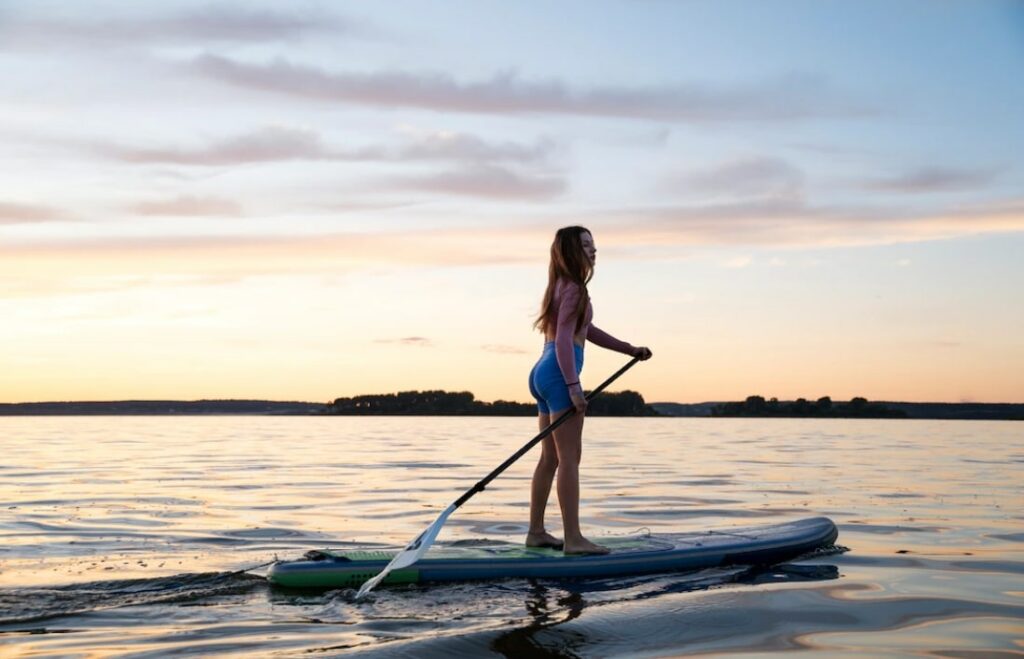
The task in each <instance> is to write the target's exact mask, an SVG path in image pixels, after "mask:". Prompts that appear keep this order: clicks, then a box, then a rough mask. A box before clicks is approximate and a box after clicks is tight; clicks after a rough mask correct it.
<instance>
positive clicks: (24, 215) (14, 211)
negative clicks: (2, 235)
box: [0, 201, 67, 225]
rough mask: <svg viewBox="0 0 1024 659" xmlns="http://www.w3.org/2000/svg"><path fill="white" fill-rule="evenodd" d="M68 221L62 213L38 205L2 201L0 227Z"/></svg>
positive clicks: (0, 203) (0, 205) (0, 204)
mask: <svg viewBox="0 0 1024 659" xmlns="http://www.w3.org/2000/svg"><path fill="white" fill-rule="evenodd" d="M63 219H67V215H66V214H65V213H63V212H62V211H60V210H58V209H56V208H51V207H49V206H40V205H38V204H22V203H16V202H5V201H0V225H4V224H28V223H31V222H49V221H52V220H63Z"/></svg>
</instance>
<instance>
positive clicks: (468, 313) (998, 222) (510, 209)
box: [0, 0, 1024, 402]
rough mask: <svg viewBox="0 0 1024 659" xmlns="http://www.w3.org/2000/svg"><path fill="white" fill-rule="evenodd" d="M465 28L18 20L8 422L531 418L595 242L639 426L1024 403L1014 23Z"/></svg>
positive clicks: (110, 18) (640, 14)
mask: <svg viewBox="0 0 1024 659" xmlns="http://www.w3.org/2000/svg"><path fill="white" fill-rule="evenodd" d="M286 12H288V13H286ZM443 14H444V15H440V14H438V12H437V11H436V5H434V4H432V3H425V2H394V3H379V4H375V3H364V4H352V5H348V4H346V5H335V4H331V3H326V4H321V5H318V4H315V3H314V4H303V5H301V9H296V10H291V9H290V8H286V7H285V6H284V5H281V4H280V3H251V2H250V3H232V2H225V3H218V4H216V5H210V4H208V3H202V2H184V1H182V2H159V3H119V2H95V3H81V4H79V3H71V4H67V5H62V4H61V3H35V2H14V3H5V4H4V6H3V8H2V9H0V72H2V76H3V80H4V85H3V91H2V92H0V99H2V100H0V133H2V135H3V142H4V149H3V150H0V171H2V173H3V176H2V179H0V180H2V185H0V319H2V322H0V402H25V401H49V400H110V399H129V398H130V399H150V398H170V399H197V398H268V399H278V400H310V401H327V400H329V399H333V398H335V397H338V396H352V395H357V394H364V393H384V392H391V391H398V390H408V389H448V390H470V391H472V392H474V393H475V394H476V395H477V397H478V398H480V399H483V400H495V399H499V398H500V399H506V400H519V401H527V400H529V393H528V391H527V387H526V377H527V374H528V372H529V370H530V367H531V365H532V364H533V362H534V360H535V359H536V357H537V355H538V353H539V350H540V346H541V341H542V339H541V337H540V336H539V335H537V334H536V333H535V332H533V331H532V330H531V323H532V321H533V318H534V315H535V313H536V311H537V309H538V306H539V303H540V299H541V295H542V293H543V287H544V284H545V282H546V268H547V253H548V247H549V244H550V241H551V238H552V236H553V234H554V231H555V230H556V229H557V228H558V227H560V226H564V225H567V224H576V223H580V224H584V225H585V226H588V227H590V228H591V229H592V230H593V233H594V237H595V242H596V244H597V247H598V259H597V269H596V274H595V277H594V280H593V282H592V283H591V287H590V290H591V295H592V298H593V301H594V308H595V320H594V322H595V323H596V324H597V325H599V326H600V327H601V328H602V329H605V330H606V331H609V332H611V333H612V334H614V335H616V336H618V337H620V338H622V339H624V340H627V341H630V342H632V343H634V344H637V345H648V346H650V347H651V348H652V349H653V350H654V353H655V357H654V359H653V360H651V361H649V362H646V363H644V364H643V365H642V366H640V367H638V368H636V369H633V371H632V372H631V373H630V374H629V376H628V378H624V379H623V381H622V382H621V386H622V387H623V388H630V389H634V390H637V391H640V392H641V393H642V394H643V395H644V397H645V398H646V399H647V400H648V401H679V402H698V401H706V400H737V399H741V398H743V397H745V396H747V395H750V394H761V395H764V396H777V397H779V398H795V397H799V396H803V397H808V398H811V397H818V396H824V395H830V396H832V397H833V398H834V399H837V400H842V399H848V398H850V397H853V396H865V397H868V398H870V399H873V400H905V401H925V400H928V401H986V402H1021V401H1024V375H1022V373H1024V369H1022V366H1024V340H1022V338H1021V336H1022V333H1024V304H1021V288H1022V285H1024V258H1022V255H1024V159H1022V155H1021V154H1024V123H1022V122H1021V119H1020V109H1021V108H1022V107H1024V82H1022V78H1021V76H1020V74H1019V72H1020V71H1021V70H1024V40H1022V35H1024V12H1022V11H1021V7H1020V5H1019V4H1015V3H1011V2H1005V3H1003V2H996V1H994V2H984V3H973V2H949V3H934V2H927V1H923V0H922V1H920V2H902V3H897V4H896V5H893V4H891V3H883V2H858V3H852V4H850V3H848V4H831V3H811V2H807V3H802V2H794V3H772V4H761V3H732V2H726V3H710V2H708V3H703V2H698V3H689V2H688V3H630V2H621V3H620V2H609V3H599V5H596V6H595V5H591V4H589V3H587V4H585V3H566V4H558V5H550V4H535V3H517V4H514V5H505V6H502V7H501V8H500V10H499V9H498V8H497V7H496V6H494V5H486V4H480V3H473V2H466V3H451V4H448V5H446V11H445V12H444V13H443ZM836 22H841V23H842V24H843V25H844V30H843V32H842V33H841V35H839V36H837V35H836V33H835V32H834V31H832V30H831V28H830V26H831V24H833V23H836ZM624 361H625V358H624V357H623V356H621V355H616V354H612V353H608V352H604V351H601V350H600V349H599V348H597V347H596V346H590V347H589V348H588V352H587V361H586V369H585V370H584V372H583V381H584V384H585V385H589V386H593V385H596V384H597V383H598V382H600V381H601V380H602V379H604V377H605V376H607V374H609V373H610V372H612V371H613V370H614V369H615V368H617V367H618V366H619V365H621V363H622V362H624Z"/></svg>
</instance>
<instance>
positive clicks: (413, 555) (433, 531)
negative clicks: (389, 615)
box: [356, 357, 640, 599]
mask: <svg viewBox="0 0 1024 659" xmlns="http://www.w3.org/2000/svg"><path fill="white" fill-rule="evenodd" d="M638 361H640V358H639V357H634V358H633V359H632V361H630V362H629V363H628V364H626V365H625V366H623V367H622V368H620V369H619V370H617V371H615V373H614V374H613V375H612V376H611V377H610V378H608V379H607V380H605V381H604V382H602V383H601V385H600V386H599V387H598V388H597V389H594V390H593V391H591V392H590V393H589V394H587V400H588V401H589V400H591V399H592V398H594V396H597V395H598V394H599V393H601V392H602V391H604V390H605V388H606V387H607V386H608V385H610V384H611V383H612V382H615V380H616V379H618V377H619V376H620V375H622V374H623V373H625V372H626V371H628V370H629V369H630V368H631V367H632V366H633V364H635V363H637V362H638ZM575 413H576V408H575V407H570V408H569V409H568V410H566V411H565V413H564V414H562V415H561V416H560V417H558V418H557V419H555V420H554V421H553V422H552V423H551V425H549V426H548V427H547V428H545V429H544V430H541V431H540V434H539V435H537V436H536V437H534V438H533V439H531V440H530V441H529V442H527V443H526V444H525V445H524V446H523V447H522V448H521V449H519V450H518V451H516V452H515V453H513V454H512V457H510V458H509V459H508V460H505V461H504V462H502V463H501V464H500V465H498V468H497V469H495V470H494V471H492V472H491V473H489V474H487V476H485V477H484V478H483V479H482V480H481V481H480V482H479V483H477V484H476V485H474V486H473V487H471V488H469V489H468V490H466V492H465V493H464V494H463V495H462V496H461V497H459V498H458V499H456V500H455V502H454V503H452V505H450V506H448V507H447V508H445V509H444V512H442V513H441V514H440V515H438V516H437V519H435V520H434V523H433V524H431V525H430V526H428V527H427V529H426V530H425V531H424V532H423V533H420V534H419V535H418V536H416V539H415V540H413V541H412V542H410V543H409V544H408V545H407V546H406V547H405V549H403V550H402V551H400V552H398V555H397V556H395V557H394V558H393V559H391V562H390V563H388V564H387V566H386V567H385V568H384V569H383V570H382V571H381V573H380V574H378V575H377V576H375V577H374V578H372V579H370V580H369V581H367V582H366V583H364V584H363V586H362V588H360V589H359V592H358V593H356V599H360V598H361V597H363V595H365V594H366V593H368V592H370V591H371V590H373V589H374V588H375V587H376V586H377V584H379V583H380V582H381V581H383V580H384V578H385V577H386V576H388V574H390V573H391V571H392V570H399V569H401V568H403V567H408V566H410V565H412V564H413V563H415V562H416V561H418V560H420V558H422V557H423V554H425V553H427V550H428V549H430V546H431V545H432V544H434V540H435V539H436V538H437V534H438V533H440V532H441V527H442V526H444V523H445V522H446V521H448V517H449V515H451V514H452V513H453V512H455V509H456V508H458V507H459V506H461V505H462V504H464V503H466V502H467V501H469V499H470V497H472V496H473V495H474V494H476V493H477V492H483V490H484V488H485V487H487V484H488V483H490V482H491V481H492V480H494V479H495V478H497V477H498V474H500V473H501V472H503V471H505V470H506V469H508V468H509V466H510V465H511V464H512V463H513V462H515V461H516V460H518V459H519V458H521V457H523V455H524V454H525V453H526V452H527V451H529V450H530V449H531V448H533V447H534V446H535V445H536V444H537V442H539V441H541V440H542V439H544V438H545V437H547V436H548V435H550V434H551V431H553V430H554V429H555V428H557V427H558V426H560V425H562V424H563V423H565V421H566V420H567V419H568V418H569V417H571V416H572V415H573V414H575Z"/></svg>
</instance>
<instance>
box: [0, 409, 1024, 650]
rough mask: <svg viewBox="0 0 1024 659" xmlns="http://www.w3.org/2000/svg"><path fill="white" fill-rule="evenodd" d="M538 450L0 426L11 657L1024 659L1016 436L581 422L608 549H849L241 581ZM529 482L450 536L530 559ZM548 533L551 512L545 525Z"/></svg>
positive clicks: (468, 515)
mask: <svg viewBox="0 0 1024 659" xmlns="http://www.w3.org/2000/svg"><path fill="white" fill-rule="evenodd" d="M535 433H536V421H534V420H531V419H528V418H480V417H477V418H439V417H334V418H320V417H20V418H19V417H6V418H0V456H2V459H0V656H8V655H12V656H48V655H52V656H83V657H84V656H89V657H93V656H128V657H155V656H166V655H169V654H178V655H193V656H199V655H201V656H230V655H237V656H256V655H258V656H300V655H303V656H304V655H307V654H310V653H312V654H314V655H315V656H335V655H345V656H353V655H354V656H380V657H431V656H438V657H449V658H450V657H457V656H495V657H502V656H505V657H519V656H528V657H617V656H636V657H648V656H650V657H660V656H680V655H691V654H692V655H699V654H732V653H735V654H743V655H744V656H751V654H754V655H759V654H770V653H774V652H779V651H788V650H802V651H804V655H806V656H837V655H844V654H848V655H851V656H852V655H857V656H909V655H916V656H920V655H927V656H945V657H993V656H1011V655H1012V656H1019V655H1021V654H1022V653H1024V551H1022V550H1024V496H1022V491H1021V489H1022V483H1024V423H1021V422H981V421H908V420H885V421H881V420H838V419H692V418H691V419H681V418H680V419H609V418H594V419H588V421H587V426H586V431H585V433H584V456H583V466H582V478H583V486H582V498H583V504H582V515H581V517H582V523H583V526H584V529H585V532H586V533H588V535H590V536H591V538H592V539H594V540H597V541H600V539H601V538H602V537H607V536H612V535H624V534H631V533H633V532H635V531H636V530H637V529H641V528H647V529H650V531H651V532H652V533H655V534H657V533H659V532H671V531H686V530H693V529H704V528H722V527H729V526H740V525H755V524H768V523H773V522H781V521H785V520H791V519H796V518H801V517H810V516H817V515H825V516H828V517H831V518H832V519H833V520H834V521H835V522H836V523H837V524H838V526H839V532H840V535H839V540H838V544H839V545H841V548H839V549H837V550H835V551H832V552H822V553H820V554H819V555H815V556H810V557H806V558H802V559H800V560H797V561H793V562H791V563H788V564H785V565H781V566H776V567H774V568H769V569H753V568H745V567H742V566H739V567H734V568H728V569H714V570H703V571H700V572H696V573H675V574H663V575H655V576H645V577H637V578H616V579H604V580H590V581H558V580H551V581H546V580H508V581H500V582H494V583H467V584H460V585H447V586H395V587H384V588H381V589H379V590H378V591H375V592H374V593H373V594H372V595H371V596H370V597H369V598H368V599H367V600H365V601H362V602H358V603H354V602H353V601H351V592H345V591H334V592H327V593H312V594H301V595H296V594H294V593H287V592H281V591H279V590H277V589H274V588H271V587H269V586H268V585H267V583H266V581H265V580H264V579H263V578H262V577H261V576H259V575H260V574H262V572H263V570H261V569H257V570H255V571H254V572H251V573H250V572H242V570H245V569H246V568H249V567H252V566H257V565H260V564H264V563H267V562H268V561H271V560H273V559H274V558H275V557H280V558H282V559H284V558H289V559H290V558H297V557H299V556H301V555H302V554H303V553H305V552H306V551H307V550H309V549H314V548H324V547H344V546H385V545H403V544H405V543H406V542H408V541H409V540H410V539H411V538H412V537H414V536H415V535H417V534H418V533H419V532H420V531H422V530H423V528H425V527H426V526H427V525H428V524H429V523H430V522H431V521H433V519H434V518H435V517H436V515H437V514H438V513H439V512H440V511H441V510H443V509H444V508H445V507H446V506H447V505H448V504H450V503H451V502H452V501H453V500H454V499H455V498H456V497H458V495H459V494H461V493H462V492H463V491H464V490H466V489H468V488H469V487H470V486H472V484H473V483H475V482H476V481H477V480H479V479H480V478H481V477H482V476H483V475H485V474H486V473H488V472H489V471H490V470H491V469H492V468H493V467H495V466H497V465H498V464H499V463H500V462H501V461H502V460H504V459H505V457H507V456H508V455H510V454H511V453H512V452H514V451H515V450H516V449H517V448H518V447H519V446H521V445H522V444H524V443H525V442H526V441H527V440H529V439H530V438H531V437H532V436H533V435H534V434H535ZM535 460H536V454H530V455H527V456H526V457H524V458H523V460H522V461H520V463H517V464H516V465H514V466H513V467H512V468H510V470H509V471H508V472H506V473H505V474H504V475H502V476H501V477H499V478H498V480H496V481H495V482H494V483H492V484H491V485H490V486H489V487H488V489H487V490H486V491H485V492H483V493H480V494H477V495H476V496H475V497H474V498H473V499H471V500H470V501H469V502H468V503H467V504H466V505H465V506H464V507H463V508H462V509H460V510H459V511H458V512H456V514H455V515H454V516H453V517H452V518H451V519H450V520H449V521H448V523H447V525H446V526H445V528H444V531H442V534H441V537H440V539H439V541H440V542H442V543H448V542H453V541H457V540H466V539H476V540H479V539H482V538H490V539H498V540H509V541H515V540H517V539H519V538H521V537H522V535H523V534H524V532H525V528H526V526H525V524H526V520H527V509H528V507H527V500H528V487H529V479H530V475H531V473H532V470H533V466H534V463H535ZM557 511H558V508H557V500H556V497H555V495H554V494H552V499H551V503H550V505H549V515H548V522H549V523H548V527H549V529H552V530H557V529H558V528H559V526H560V520H559V517H558V512H557ZM844 549H848V551H844Z"/></svg>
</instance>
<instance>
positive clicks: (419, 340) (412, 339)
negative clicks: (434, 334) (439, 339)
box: [374, 336, 434, 348]
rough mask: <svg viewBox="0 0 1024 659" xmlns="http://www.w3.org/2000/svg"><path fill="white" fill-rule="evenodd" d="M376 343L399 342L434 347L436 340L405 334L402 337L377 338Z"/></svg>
mask: <svg viewBox="0 0 1024 659" xmlns="http://www.w3.org/2000/svg"><path fill="white" fill-rule="evenodd" d="M374 343H397V344H399V345H404V346H414V347H417V348H432V347H433V346H434V342H433V341H431V340H430V339H428V338H426V337H422V336H405V337H402V338H400V339H376V340H375V341H374Z"/></svg>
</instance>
